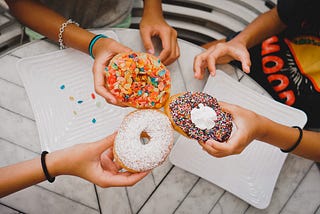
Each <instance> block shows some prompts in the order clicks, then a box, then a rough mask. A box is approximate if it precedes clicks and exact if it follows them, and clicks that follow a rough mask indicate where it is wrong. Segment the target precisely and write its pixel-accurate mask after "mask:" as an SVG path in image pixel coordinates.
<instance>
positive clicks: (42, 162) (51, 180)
mask: <svg viewBox="0 0 320 214" xmlns="http://www.w3.org/2000/svg"><path fill="white" fill-rule="evenodd" d="M47 154H48V152H47V151H43V152H42V153H41V166H42V170H43V173H44V175H45V176H46V178H47V180H48V181H49V182H50V183H53V182H54V180H55V179H56V178H55V177H51V176H50V175H49V172H48V169H47V165H46V155H47Z"/></svg>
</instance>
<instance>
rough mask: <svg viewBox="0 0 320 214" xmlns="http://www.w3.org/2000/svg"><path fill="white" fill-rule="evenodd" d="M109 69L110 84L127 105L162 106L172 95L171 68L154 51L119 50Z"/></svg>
mask: <svg viewBox="0 0 320 214" xmlns="http://www.w3.org/2000/svg"><path fill="white" fill-rule="evenodd" d="M106 72H107V88H108V89H109V91H110V92H111V93H112V94H113V95H114V96H115V97H116V98H117V99H118V100H120V101H121V102H123V103H125V104H127V105H128V106H131V107H134V108H161V107H162V106H163V105H164V103H165V102H166V100H167V99H168V98H169V96H170V85H171V83H170V72H169V70H168V69H167V68H166V67H165V66H164V65H163V64H162V63H161V62H160V60H159V59H157V58H156V57H155V56H153V55H151V54H148V53H140V52H130V53H120V54H118V55H116V56H114V57H113V58H112V60H111V61H110V63H109V65H108V67H107V68H106Z"/></svg>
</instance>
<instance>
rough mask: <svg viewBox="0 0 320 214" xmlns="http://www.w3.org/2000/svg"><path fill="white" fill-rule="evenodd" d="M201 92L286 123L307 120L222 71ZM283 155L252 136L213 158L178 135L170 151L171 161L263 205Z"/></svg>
mask: <svg viewBox="0 0 320 214" xmlns="http://www.w3.org/2000/svg"><path fill="white" fill-rule="evenodd" d="M204 92H206V93H208V94H210V95H212V96H214V97H216V98H217V99H218V100H219V101H225V102H229V103H234V104H237V105H240V106H243V107H245V108H247V109H250V110H252V111H255V112H257V113H259V114H261V115H264V116H266V117H268V118H270V119H272V120H274V121H277V122H279V123H281V124H285V125H288V126H293V125H298V126H300V127H303V126H304V125H305V123H306V121H307V117H306V115H305V113H304V112H302V111H300V110H298V109H295V108H291V107H289V106H286V105H283V104H281V103H279V102H276V101H274V100H272V99H271V98H268V97H265V96H263V95H260V94H258V93H257V92H255V91H253V90H251V89H250V88H248V87H246V86H244V85H243V84H241V83H239V82H237V81H236V80H234V79H233V78H231V77H230V76H228V75H227V74H225V73H224V72H222V71H217V74H216V76H215V77H209V79H208V81H207V84H206V86H205V88H204ZM286 157H287V155H286V154H284V153H282V152H280V150H279V149H278V148H276V147H274V146H271V145H269V144H266V143H263V142H260V141H257V140H255V141H254V142H252V143H251V144H250V145H249V146H248V147H247V148H246V149H245V150H244V151H243V152H242V153H241V154H240V155H233V156H228V157H225V158H215V157H213V156H210V155H209V154H207V153H206V152H205V151H203V150H202V148H201V146H200V145H199V144H198V143H197V142H196V141H194V140H190V139H187V138H185V137H183V136H181V137H179V139H178V141H177V142H176V144H175V146H174V148H173V150H172V152H171V154H170V161H171V162H172V163H173V164H174V165H176V166H178V167H181V168H182V169H185V170H187V171H189V172H191V173H193V174H196V175H198V176H200V177H202V178H204V179H206V180H208V181H210V182H212V183H214V184H216V185H218V186H220V187H221V188H223V189H225V190H227V191H228V192H230V193H232V194H234V195H236V196H238V197H239V198H241V199H243V200H244V201H246V202H247V203H249V204H251V205H252V206H254V207H257V208H259V209H264V208H266V207H267V206H268V205H269V203H270V201H271V197H272V193H273V190H274V187H275V184H276V181H277V179H278V176H279V173H280V170H281V168H282V165H283V163H284V161H285V159H286Z"/></svg>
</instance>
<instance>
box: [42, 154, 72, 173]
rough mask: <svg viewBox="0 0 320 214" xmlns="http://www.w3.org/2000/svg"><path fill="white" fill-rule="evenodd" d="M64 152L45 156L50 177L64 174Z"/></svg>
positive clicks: (65, 163)
mask: <svg viewBox="0 0 320 214" xmlns="http://www.w3.org/2000/svg"><path fill="white" fill-rule="evenodd" d="M63 154H64V150H59V151H55V152H52V153H48V154H47V155H46V165H47V170H48V173H49V175H50V176H51V177H57V176H59V175H63V174H65V172H64V170H65V169H66V165H67V163H68V161H67V160H65V158H64V155H63Z"/></svg>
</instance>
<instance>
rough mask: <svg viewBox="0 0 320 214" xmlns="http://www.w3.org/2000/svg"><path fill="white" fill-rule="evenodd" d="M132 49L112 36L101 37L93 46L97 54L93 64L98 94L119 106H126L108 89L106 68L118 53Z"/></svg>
mask: <svg viewBox="0 0 320 214" xmlns="http://www.w3.org/2000/svg"><path fill="white" fill-rule="evenodd" d="M130 51H131V49H130V48H128V47H126V46H124V45H122V44H120V43H119V42H117V41H115V40H113V39H111V38H101V39H99V40H98V41H97V42H96V43H95V45H94V46H93V55H94V56H95V60H94V64H93V69H92V70H93V77H94V88H95V91H96V93H97V94H99V95H100V96H102V97H104V98H105V100H106V101H107V102H108V103H110V104H114V105H117V106H126V105H124V104H123V103H122V102H120V101H119V100H117V99H116V98H115V97H114V96H113V94H112V93H111V92H110V91H109V90H108V88H107V84H106V71H105V68H106V66H107V65H108V64H109V61H110V60H111V59H112V57H113V56H114V55H116V54H118V53H122V52H130Z"/></svg>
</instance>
